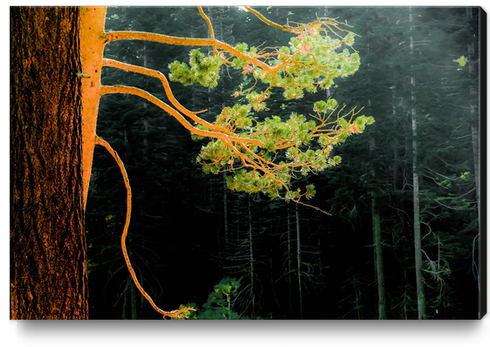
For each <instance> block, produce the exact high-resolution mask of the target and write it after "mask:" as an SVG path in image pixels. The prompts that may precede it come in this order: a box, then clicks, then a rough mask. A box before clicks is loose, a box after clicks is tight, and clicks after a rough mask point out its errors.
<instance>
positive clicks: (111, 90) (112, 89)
mask: <svg viewBox="0 0 490 347" xmlns="http://www.w3.org/2000/svg"><path fill="white" fill-rule="evenodd" d="M100 91H101V95H104V94H131V95H136V96H139V97H142V98H143V99H146V100H148V101H149V102H151V103H153V104H154V105H156V106H158V107H160V108H161V109H163V110H164V111H165V112H167V113H168V114H170V115H171V116H173V117H174V118H175V119H177V120H178V121H179V123H180V124H182V125H183V126H184V127H185V128H186V129H187V130H189V131H190V132H192V133H193V134H195V135H198V136H203V137H212V138H216V139H221V140H230V141H233V142H240V143H243V142H246V143H251V144H255V145H257V146H261V147H263V146H264V144H263V143H262V142H261V141H259V140H254V139H247V138H241V137H236V136H229V135H227V134H224V133H222V132H215V131H208V130H202V129H199V128H196V127H195V126H193V125H192V124H190V123H189V121H187V119H185V118H184V116H182V115H181V114H180V113H179V112H178V111H177V110H175V109H174V108H172V107H170V106H169V105H167V104H166V103H165V102H163V101H162V100H160V99H158V98H157V97H155V96H153V95H152V94H150V93H148V92H147V91H145V90H142V89H139V88H136V87H129V86H123V85H115V86H102V87H100Z"/></svg>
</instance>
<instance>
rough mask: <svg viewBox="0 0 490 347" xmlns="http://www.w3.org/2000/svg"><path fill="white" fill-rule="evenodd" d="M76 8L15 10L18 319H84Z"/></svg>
mask: <svg viewBox="0 0 490 347" xmlns="http://www.w3.org/2000/svg"><path fill="white" fill-rule="evenodd" d="M79 18H80V14H79V9H78V8H68V7H50V8H48V7H31V8H27V7H12V8H11V10H10V25H11V56H10V58H11V66H10V74H11V75H10V78H11V81H10V82H11V87H10V103H11V108H10V112H11V113H10V119H11V123H10V138H11V140H10V141H11V142H10V150H11V152H10V160H11V168H10V182H11V223H10V247H11V248H10V253H11V258H10V267H11V270H10V281H11V282H10V285H11V318H12V319H87V318H88V301H87V297H88V292H87V291H88V286H87V269H86V260H87V259H86V240H85V232H84V209H83V186H82V160H81V155H82V152H81V148H82V138H81V136H82V133H81V132H82V130H81V129H82V128H81V82H80V79H79V78H78V77H77V75H76V73H77V72H81V63H80V47H79Z"/></svg>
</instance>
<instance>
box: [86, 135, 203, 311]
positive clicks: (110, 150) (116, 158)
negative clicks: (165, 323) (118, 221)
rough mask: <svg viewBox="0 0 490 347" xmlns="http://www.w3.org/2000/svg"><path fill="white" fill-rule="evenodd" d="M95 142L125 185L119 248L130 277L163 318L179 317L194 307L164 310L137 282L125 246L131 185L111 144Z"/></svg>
mask: <svg viewBox="0 0 490 347" xmlns="http://www.w3.org/2000/svg"><path fill="white" fill-rule="evenodd" d="M95 144H97V145H101V146H102V147H104V148H105V149H107V151H108V152H109V153H110V154H111V155H112V157H113V158H114V160H115V161H116V163H117V165H118V166H119V169H120V170H121V174H122V176H123V179H124V184H125V186H126V222H125V223H124V229H123V233H122V236H121V248H122V251H123V255H124V260H125V262H126V265H127V267H128V270H129V273H130V274H131V277H132V278H133V281H134V284H135V285H136V287H137V288H138V290H139V291H140V293H141V294H142V295H143V296H144V297H145V298H146V300H148V302H149V303H150V304H151V306H153V308H154V309H155V310H156V311H157V312H159V313H161V314H163V318H165V317H174V318H181V314H182V313H184V312H186V311H191V310H192V311H194V307H186V308H184V309H181V310H174V311H164V310H162V309H160V308H159V307H158V306H157V305H156V304H155V302H154V301H153V299H152V298H151V297H150V296H149V295H148V293H147V292H145V290H144V289H143V287H142V286H141V284H140V283H139V281H138V278H137V277H136V273H135V272H134V269H133V266H132V265H131V262H130V260H129V256H128V250H127V248H126V237H127V236H128V229H129V222H130V220H131V186H130V185H129V178H128V174H127V172H126V169H125V168H124V164H123V162H122V160H121V158H120V157H119V155H118V154H117V152H116V151H114V149H113V148H112V147H111V145H110V144H109V143H108V142H107V141H105V140H103V139H101V138H100V137H98V136H95Z"/></svg>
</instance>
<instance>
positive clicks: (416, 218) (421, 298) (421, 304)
mask: <svg viewBox="0 0 490 347" xmlns="http://www.w3.org/2000/svg"><path fill="white" fill-rule="evenodd" d="M409 18H410V22H412V9H411V8H410V15H409ZM410 30H413V28H412V27H410ZM410 52H411V54H412V55H413V36H410ZM410 85H411V91H412V97H411V99H412V135H413V140H412V150H413V237H414V244H415V277H416V283H417V307H418V317H419V319H427V314H426V305H425V293H424V278H423V273H422V238H421V234H420V233H421V231H420V196H419V188H420V187H419V174H418V168H417V156H418V152H417V145H418V144H417V109H416V108H415V101H416V98H415V95H414V94H415V77H410Z"/></svg>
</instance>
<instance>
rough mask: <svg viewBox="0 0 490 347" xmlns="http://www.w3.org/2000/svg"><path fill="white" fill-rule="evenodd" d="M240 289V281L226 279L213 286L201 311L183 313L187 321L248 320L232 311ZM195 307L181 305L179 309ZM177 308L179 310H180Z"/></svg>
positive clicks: (194, 305)
mask: <svg viewBox="0 0 490 347" xmlns="http://www.w3.org/2000/svg"><path fill="white" fill-rule="evenodd" d="M239 288H240V281H239V280H237V279H235V278H231V277H226V278H223V279H221V281H220V282H219V283H218V284H216V285H215V286H214V291H213V292H211V293H210V294H209V296H208V300H207V302H205V303H204V304H203V305H202V309H196V310H195V311H187V312H185V313H184V315H185V317H186V318H188V319H201V320H215V319H216V320H237V319H249V317H247V316H246V315H240V314H239V313H238V312H235V311H233V301H234V299H236V297H237V295H238V289H239ZM189 306H191V307H196V306H197V305H196V304H195V303H190V304H187V305H185V306H184V305H181V307H180V308H185V307H189ZM180 308H179V309H180Z"/></svg>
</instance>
